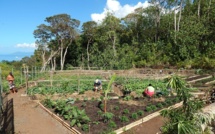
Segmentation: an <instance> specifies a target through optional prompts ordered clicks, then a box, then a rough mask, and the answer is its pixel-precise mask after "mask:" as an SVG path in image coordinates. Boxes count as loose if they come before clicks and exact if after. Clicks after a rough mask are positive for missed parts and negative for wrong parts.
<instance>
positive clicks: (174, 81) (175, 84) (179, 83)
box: [165, 75, 186, 95]
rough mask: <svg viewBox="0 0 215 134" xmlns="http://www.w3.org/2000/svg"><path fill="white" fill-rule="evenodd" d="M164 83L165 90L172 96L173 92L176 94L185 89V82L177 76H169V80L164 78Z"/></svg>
mask: <svg viewBox="0 0 215 134" xmlns="http://www.w3.org/2000/svg"><path fill="white" fill-rule="evenodd" d="M165 81H166V82H167V83H166V86H167V88H170V89H171V90H170V93H171V95H173V91H174V90H175V91H176V93H177V94H179V93H180V92H181V90H182V89H183V88H185V85H186V83H185V81H184V80H183V79H182V78H181V77H179V76H178V75H171V76H170V77H169V78H166V79H165Z"/></svg>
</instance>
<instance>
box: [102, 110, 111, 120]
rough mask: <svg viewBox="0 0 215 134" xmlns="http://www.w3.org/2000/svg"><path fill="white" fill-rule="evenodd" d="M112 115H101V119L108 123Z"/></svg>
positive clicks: (107, 113) (108, 113)
mask: <svg viewBox="0 0 215 134" xmlns="http://www.w3.org/2000/svg"><path fill="white" fill-rule="evenodd" d="M113 116H114V114H113V113H110V112H105V113H104V114H102V118H103V120H104V122H108V121H110V120H111V119H112V118H113Z"/></svg>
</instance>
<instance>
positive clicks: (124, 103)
mask: <svg viewBox="0 0 215 134" xmlns="http://www.w3.org/2000/svg"><path fill="white" fill-rule="evenodd" d="M113 74H115V73H113V72H111V73H110V72H108V73H107V72H101V71H99V72H97V71H95V72H94V73H92V71H91V73H86V72H79V73H77V72H75V73H74V72H73V73H71V72H70V73H69V72H66V73H65V72H53V73H49V75H43V78H42V79H39V80H37V81H29V82H28V83H29V88H28V89H27V93H28V94H29V95H30V96H32V97H33V98H34V99H39V100H40V101H41V103H42V104H43V105H44V106H45V107H46V108H48V109H49V110H50V111H52V112H53V113H55V114H56V115H58V116H59V117H60V118H61V119H63V120H64V121H65V122H67V123H68V124H70V126H71V127H74V128H75V129H77V130H78V131H79V132H81V133H92V134H100V133H110V132H113V131H114V130H116V129H119V128H121V127H123V126H125V125H128V124H130V123H131V122H134V121H136V120H138V119H141V118H144V117H146V116H147V115H149V114H151V113H153V112H155V111H158V110H161V109H163V108H165V107H169V106H171V105H173V104H175V103H178V102H179V101H180V100H179V98H177V97H175V96H174V97H172V96H169V90H168V89H167V87H166V83H165V81H164V80H163V79H158V78H156V79H155V78H154V79H150V78H145V77H142V78H140V77H135V75H134V76H128V75H127V76H125V75H120V74H119V75H116V77H115V79H114V81H113V83H112V84H111V85H112V86H111V88H112V89H118V90H120V91H121V92H122V94H123V95H121V96H118V95H117V94H115V93H114V92H111V91H110V92H107V96H106V95H105V91H106V90H107V89H108V86H109V84H110V81H111V78H112V77H111V76H112V75H113ZM154 76H155V77H156V76H158V75H154ZM95 79H101V80H102V85H103V91H102V92H100V93H96V92H94V91H93V82H94V80H95ZM149 83H151V84H152V85H153V86H154V87H155V89H156V91H159V92H162V95H157V96H155V97H154V98H152V100H148V99H147V98H144V97H143V96H142V92H143V90H144V89H145V88H146V87H147V86H148V84H149ZM31 85H33V86H31ZM35 85H36V86H35ZM119 87H120V88H119ZM112 91H113V90H112ZM134 94H135V95H134ZM113 96H118V99H113V98H112V97H113ZM105 97H107V98H106V99H107V104H106V105H107V106H105V104H104V101H105V100H106V99H105ZM104 107H107V108H106V110H104V109H105V108H104Z"/></svg>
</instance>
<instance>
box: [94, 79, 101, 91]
mask: <svg viewBox="0 0 215 134" xmlns="http://www.w3.org/2000/svg"><path fill="white" fill-rule="evenodd" d="M94 90H95V91H96V92H97V91H99V90H102V82H101V80H99V79H96V80H95V82H94Z"/></svg>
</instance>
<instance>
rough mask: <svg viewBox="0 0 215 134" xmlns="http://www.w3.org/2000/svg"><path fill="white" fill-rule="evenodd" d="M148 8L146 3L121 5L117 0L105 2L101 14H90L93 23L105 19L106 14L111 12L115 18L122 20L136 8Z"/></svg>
mask: <svg viewBox="0 0 215 134" xmlns="http://www.w3.org/2000/svg"><path fill="white" fill-rule="evenodd" d="M148 6H149V3H148V1H145V2H144V3H142V2H138V3H137V4H136V5H128V4H126V5H121V4H120V2H119V1H118V0H107V3H106V7H105V8H104V11H103V12H102V13H93V14H91V18H92V20H93V21H96V22H101V21H102V20H103V19H104V18H105V15H106V13H107V12H112V13H113V14H114V16H116V17H117V18H123V17H125V16H126V15H128V14H129V13H132V12H133V11H134V10H135V9H136V8H139V7H143V8H146V7H148Z"/></svg>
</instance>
